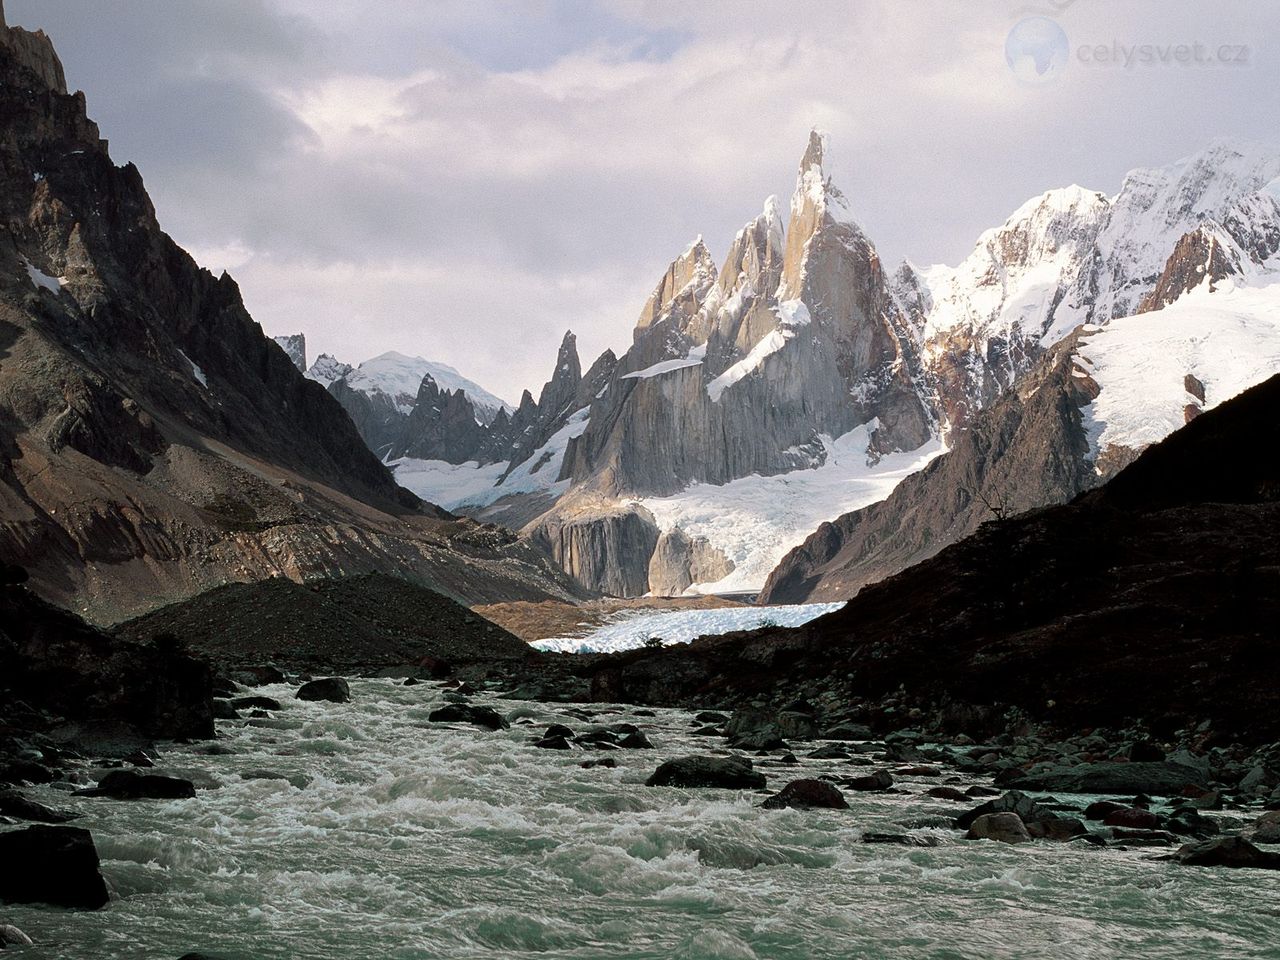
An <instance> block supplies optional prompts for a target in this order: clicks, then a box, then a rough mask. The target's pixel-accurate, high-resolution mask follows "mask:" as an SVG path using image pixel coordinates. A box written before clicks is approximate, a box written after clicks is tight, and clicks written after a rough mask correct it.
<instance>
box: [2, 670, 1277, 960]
mask: <svg viewBox="0 0 1280 960" xmlns="http://www.w3.org/2000/svg"><path fill="white" fill-rule="evenodd" d="M257 692H258V693H261V694H265V695H268V696H272V697H275V698H276V699H278V700H280V701H281V703H282V707H283V708H282V709H281V710H280V711H279V712H277V713H276V714H275V715H274V718H273V719H270V720H258V721H251V723H252V724H253V725H250V723H245V722H243V721H230V722H226V723H221V724H220V730H219V733H220V736H221V738H222V743H223V744H225V745H226V746H229V747H231V748H232V749H233V750H234V751H235V753H234V754H229V755H222V756H207V755H205V754H204V753H203V752H202V750H203V749H204V748H203V747H202V746H201V745H198V744H197V745H190V746H182V745H179V746H174V747H171V748H169V749H168V750H166V752H165V754H164V756H163V760H162V764H163V766H164V768H165V769H166V770H172V771H174V772H178V773H179V774H181V773H182V772H183V771H187V775H190V774H191V773H192V772H195V771H199V773H200V776H201V777H202V778H203V777H208V778H212V781H210V782H213V781H216V782H217V783H218V784H220V786H218V787H217V788H215V789H201V790H200V791H199V792H198V795H197V797H196V798H195V799H191V800H181V801H136V802H120V801H112V800H103V799H93V800H90V799H78V798H70V799H69V798H67V797H66V796H65V795H63V794H60V793H58V792H57V791H54V790H51V789H48V788H41V789H36V790H33V791H32V795H33V796H35V797H37V798H38V799H40V800H42V801H43V802H46V803H50V804H59V805H68V804H70V805H73V806H74V807H75V808H76V809H77V810H78V811H79V812H81V813H83V814H84V817H83V819H82V820H80V821H77V823H78V824H79V825H82V826H85V827H88V828H89V829H91V830H92V831H93V833H94V836H95V838H96V840H97V843H98V847H99V852H100V853H101V855H102V859H103V872H104V874H105V875H106V877H107V879H108V881H109V883H110V884H111V886H112V887H113V889H114V891H115V894H116V896H117V899H113V901H112V903H111V904H110V905H109V906H108V907H107V908H106V909H105V910H103V911H98V912H61V911H54V910H50V909H46V908H29V907H10V908H7V909H6V917H5V919H6V920H7V922H11V923H14V924H16V925H17V926H19V927H21V928H23V929H24V930H26V931H27V933H29V934H30V935H32V937H33V938H34V939H36V941H37V945H36V946H35V947H30V948H26V951H25V952H24V953H23V954H22V955H23V956H24V957H28V958H32V960H34V958H41V960H45V958H50V960H51V958H55V957H58V958H61V957H94V958H116V957H119V958H125V957H128V958H144V960H161V958H167V960H173V958H177V957H179V956H182V955H183V954H184V953H186V952H187V951H190V950H202V951H207V952H209V953H211V954H217V955H220V956H223V957H226V958H229V960H248V958H286V957H289V958H292V957H301V956H305V957H308V958H317V960H325V958H335V960H336V958H343V960H348V958H353V957H357V958H362V957H368V958H372V957H379V958H383V957H385V958H396V960H419V958H421V960H425V958H445V957H449V958H452V957H468V958H512V957H533V956H541V957H556V958H602V957H635V958H671V957H678V958H700V960H702V958H726V960H727V958H733V960H739V958H752V957H760V958H765V957H769V958H795V960H801V958H804V960H809V958H827V957H830V958H837V957H840V958H844V957H853V956H856V957H895V958H917V957H918V958H926V957H929V958H944V957H945V958H970V957H972V958H988V957H1013V956H1017V957H1025V958H1035V957H1043V958H1054V960H1057V958H1063V957H1080V958H1092V957H1103V956H1116V955H1129V956H1143V957H1169V958H1174V957H1186V956H1196V957H1224V958H1225V957H1231V958H1248V957H1264V956H1274V953H1273V949H1274V937H1273V934H1274V916H1275V907H1274V891H1275V885H1274V881H1273V879H1272V878H1273V876H1274V875H1272V874H1258V873H1255V872H1252V871H1221V870H1204V869H1195V868H1186V867H1178V866H1176V865H1173V864H1168V863H1160V862H1156V861H1155V860H1154V859H1153V854H1155V853H1160V852H1162V851H1151V850H1132V851H1121V850H1098V849H1096V848H1093V847H1090V846H1086V845H1081V844H1050V843H1047V842H1038V843H1034V844H1025V845H1021V846H1017V847H1013V846H1007V845H1004V844H998V843H994V842H989V841H981V842H964V841H962V840H960V839H959V837H960V836H961V835H960V834H959V833H957V832H955V831H953V830H949V829H941V828H930V827H919V826H917V827H908V826H904V824H909V823H911V822H912V821H918V820H921V819H924V818H929V817H937V816H940V815H941V816H956V815H957V814H958V813H960V812H962V811H963V810H965V809H968V805H966V804H954V803H948V802H945V801H940V800H932V799H929V798H927V797H925V796H923V795H922V792H923V790H925V789H926V788H927V787H929V786H935V785H937V784H938V783H939V782H942V781H939V780H938V779H936V778H934V779H919V778H913V777H911V776H903V777H901V778H900V779H899V782H898V783H897V787H899V788H901V789H903V790H905V791H908V792H907V793H875V794H867V793H857V792H853V791H845V797H846V799H847V800H848V802H849V804H850V806H851V809H849V810H811V811H799V810H780V811H769V810H762V809H759V807H758V804H759V803H760V802H761V801H762V800H763V799H764V796H765V794H764V793H759V792H753V791H746V792H742V791H732V790H710V789H699V790H688V791H681V790H677V789H672V788H650V787H646V786H644V783H643V781H644V780H645V778H647V777H648V776H649V774H651V773H652V772H653V771H654V769H655V768H656V767H657V765H658V764H659V763H660V762H661V761H663V760H666V759H669V758H672V757H676V756H680V755H684V754H693V753H699V754H705V753H707V752H708V751H710V750H713V749H719V748H720V746H721V744H722V743H723V741H720V740H718V739H714V738H712V739H711V741H710V743H708V742H707V741H708V738H706V737H695V736H693V735H691V733H690V730H691V729H692V725H691V719H692V718H691V715H690V714H688V713H686V712H683V711H676V710H657V711H653V712H652V715H650V712H649V711H643V710H641V711H634V710H631V709H629V708H622V707H601V706H599V705H596V706H593V707H591V708H590V710H591V711H592V712H594V713H595V717H594V720H595V721H596V722H599V723H615V722H619V721H630V722H634V723H636V724H637V725H639V726H641V727H642V728H644V729H645V731H646V733H647V734H648V736H649V739H650V740H651V741H652V742H653V744H654V746H655V749H653V750H620V751H612V752H609V753H608V754H607V756H609V757H611V758H614V759H615V760H616V761H617V767H616V768H613V769H609V768H604V767H595V768H591V769H583V768H582V767H581V766H580V763H581V762H583V761H584V760H587V759H597V758H599V757H602V756H605V755H606V754H602V753H596V752H594V751H587V750H576V749H575V750H573V751H567V752H566V751H556V750H539V749H536V748H534V747H533V745H532V740H533V739H535V738H536V737H535V735H539V734H540V733H541V731H542V730H543V729H545V728H546V726H547V725H549V724H551V723H565V724H567V725H569V726H571V727H572V728H573V729H574V730H575V731H578V732H581V731H583V730H585V729H589V728H590V726H591V723H590V722H588V721H586V720H584V719H583V718H582V717H581V716H579V715H575V710H574V708H570V707H566V706H558V705H544V704H538V703H523V702H517V701H509V700H502V699H499V698H495V697H489V696H486V695H481V696H478V697H477V698H476V702H477V703H487V704H490V705H492V706H494V707H496V708H497V709H498V710H499V711H501V712H502V713H504V714H505V715H506V716H507V717H508V718H509V719H510V720H511V721H512V726H511V728H510V729H509V730H504V731H498V732H493V733H490V732H486V731H483V730H480V729H478V728H474V727H470V726H465V727H464V726H457V727H455V726H451V725H441V724H433V723H429V722H428V721H427V716H428V714H429V713H430V712H431V710H432V709H435V708H436V707H438V706H440V705H441V704H442V703H443V702H444V693H445V691H444V690H443V689H441V688H438V687H436V686H435V685H434V684H420V685H417V686H409V687H405V686H401V685H399V683H398V682H397V681H392V680H353V681H352V682H351V692H352V702H351V703H347V704H332V703H305V702H301V701H298V700H296V699H294V697H293V688H292V687H288V686H283V685H281V686H275V687H266V688H263V689H261V690H259V691H257ZM815 746H816V744H815ZM803 747H804V749H802V750H801V749H798V750H797V753H798V754H800V755H803V753H805V752H808V751H809V750H810V749H811V748H810V747H809V745H807V744H805V745H803ZM778 755H779V754H776V753H775V754H774V756H775V757H777V756H778ZM872 756H873V755H872ZM756 760H757V769H758V770H759V771H760V772H763V773H765V774H766V775H767V776H768V778H769V788H770V792H771V791H774V790H778V789H780V788H781V787H782V786H783V785H785V784H786V783H788V782H789V781H791V780H792V779H795V778H797V777H801V776H810V777H812V776H820V775H821V774H823V773H828V772H829V773H834V774H840V775H847V774H849V773H855V774H856V773H860V772H869V770H868V769H866V768H864V767H862V766H856V765H855V766H852V767H851V766H850V765H849V764H848V763H847V762H844V761H827V760H807V759H801V761H800V762H799V764H798V765H779V764H778V763H777V762H776V761H771V760H769V759H764V758H756ZM881 766H883V764H882V763H881V762H879V761H877V762H875V765H874V766H873V767H871V768H870V769H879V768H880V767H881ZM261 769H267V770H271V771H274V772H276V773H279V774H283V775H284V776H286V777H288V778H291V779H293V780H294V781H296V783H298V784H305V786H303V787H302V788H299V787H298V786H295V785H293V784H291V783H290V782H289V781H288V780H277V779H247V778H245V777H243V776H242V774H244V773H246V772H248V771H253V770H261ZM947 773H948V775H950V773H949V772H947ZM945 779H946V778H945V777H944V780H945ZM972 782H974V781H972V780H971V779H968V778H960V780H959V781H958V785H959V786H961V787H963V786H965V785H966V784H968V783H972ZM868 832H894V833H899V834H901V833H907V834H909V835H912V836H916V837H933V838H935V839H936V840H937V844H938V845H937V846H936V847H932V848H908V847H901V846H882V845H869V844H865V843H863V842H862V838H863V836H864V834H865V833H868Z"/></svg>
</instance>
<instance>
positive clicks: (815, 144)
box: [791, 130, 848, 216]
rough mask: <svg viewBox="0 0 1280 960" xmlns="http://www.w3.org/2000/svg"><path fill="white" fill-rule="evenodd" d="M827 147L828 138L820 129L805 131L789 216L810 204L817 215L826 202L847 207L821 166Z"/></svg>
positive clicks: (801, 210)
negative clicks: (802, 154)
mask: <svg viewBox="0 0 1280 960" xmlns="http://www.w3.org/2000/svg"><path fill="white" fill-rule="evenodd" d="M830 149H831V138H830V136H829V135H828V134H826V133H823V132H822V131H820V130H810V131H809V142H808V144H807V145H806V146H805V151H804V156H803V157H801V158H800V170H799V172H798V173H797V174H796V189H795V193H794V194H792V197H791V213H792V216H795V215H797V214H798V213H802V212H803V211H804V209H805V207H806V205H810V206H812V208H813V209H814V210H815V211H816V212H817V214H818V215H819V216H821V215H822V214H825V213H826V212H827V204H828V202H830V203H832V204H834V205H835V206H837V207H844V208H847V207H848V201H846V200H845V196H844V194H843V193H841V192H840V190H839V189H838V188H837V187H836V186H835V184H833V183H832V182H831V177H830V176H828V175H827V173H826V170H825V168H824V166H823V164H824V162H825V159H826V155H827V153H829V152H830Z"/></svg>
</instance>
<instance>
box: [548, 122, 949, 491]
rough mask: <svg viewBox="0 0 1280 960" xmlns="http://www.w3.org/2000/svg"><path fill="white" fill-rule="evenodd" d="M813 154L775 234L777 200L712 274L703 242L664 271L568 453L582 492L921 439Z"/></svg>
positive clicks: (817, 143)
mask: <svg viewBox="0 0 1280 960" xmlns="http://www.w3.org/2000/svg"><path fill="white" fill-rule="evenodd" d="M823 151H824V141H823V140H822V138H821V137H819V136H818V135H817V134H816V133H815V134H814V135H813V136H812V137H811V138H810V142H809V145H808V147H807V149H806V150H805V153H804V156H803V158H802V159H801V164H800V172H799V176H798V179H797V185H796V192H795V195H794V197H793V199H792V201H791V214H790V223H789V225H788V226H787V227H786V229H785V230H784V228H783V223H782V217H781V215H780V213H779V211H778V209H777V204H776V203H775V202H774V201H773V199H772V198H771V199H770V200H769V201H768V202H767V203H766V205H765V210H764V212H763V213H761V214H760V216H759V217H757V218H756V219H755V220H753V221H752V222H750V223H748V224H747V225H746V226H745V227H744V228H743V229H742V230H741V231H740V232H739V233H738V235H737V237H736V238H735V240H734V242H733V245H732V246H731V247H730V250H729V254H728V256H727V258H726V260H725V263H724V266H723V268H722V269H721V270H720V271H717V270H716V267H715V264H714V262H713V261H712V259H711V254H710V252H709V251H708V250H707V248H706V246H705V245H704V244H703V243H702V241H701V239H699V240H698V241H696V242H695V243H694V244H693V245H692V246H690V247H689V249H688V250H686V251H685V252H684V253H683V254H682V255H681V256H680V257H678V258H677V259H676V260H675V261H674V262H673V263H672V264H671V266H670V267H669V268H668V270H667V272H666V274H665V275H664V276H663V278H662V279H661V280H660V281H659V283H658V285H657V287H656V288H655V290H654V292H653V294H652V295H651V297H650V298H649V301H648V303H646V305H645V307H644V310H643V311H642V312H641V316H640V320H639V321H638V322H637V324H636V328H635V331H634V334H633V340H634V343H633V345H632V348H631V349H630V350H628V351H627V353H626V354H625V355H624V356H623V357H622V358H621V359H620V360H619V362H618V367H617V370H616V372H615V374H614V377H613V379H612V381H611V382H610V384H609V387H608V389H607V390H606V391H605V393H604V395H603V396H602V397H600V398H598V400H597V401H596V402H594V403H593V404H592V408H591V414H590V423H589V426H588V427H587V429H586V431H584V432H583V434H582V436H581V437H579V438H577V439H576V440H575V442H574V444H573V446H572V449H571V451H570V453H569V454H567V455H566V463H567V464H568V467H567V473H568V475H569V476H571V477H572V478H573V480H574V481H575V482H576V483H578V484H582V485H586V486H589V487H591V488H592V489H594V490H597V491H600V492H602V493H604V494H606V495H609V496H617V495H619V494H628V493H641V494H659V495H661V494H669V493H674V492H676V491H678V490H680V489H682V488H684V487H685V486H686V485H688V484H689V483H692V482H697V481H702V482H708V483H725V482H727V481H729V480H733V479H735V478H737V477H742V476H746V475H748V474H752V473H761V474H776V473H780V472H785V471H788V470H793V469H796V468H798V467H804V466H811V465H813V464H814V463H815V462H817V460H818V459H819V458H820V457H821V455H822V446H821V444H820V443H819V442H818V436H819V434H827V435H831V436H838V435H840V434H842V433H845V432H846V431H848V430H849V429H851V428H852V427H854V426H856V425H858V424H860V423H866V422H868V421H871V420H877V422H878V424H879V425H878V427H877V428H876V430H875V431H874V433H873V437H874V449H875V450H876V451H879V452H888V451H889V450H910V449H914V448H915V447H918V446H919V445H920V444H922V443H923V442H925V440H927V439H928V438H929V437H930V436H931V430H932V418H931V416H930V413H929V411H928V409H927V405H926V400H925V399H924V397H923V395H922V394H923V388H922V387H921V386H920V384H919V383H917V382H915V381H913V380H912V379H911V377H910V375H909V373H910V371H911V370H912V369H916V368H918V366H919V365H918V362H917V361H916V360H915V359H914V358H909V357H907V356H906V354H907V353H908V352H909V351H910V350H911V349H912V345H913V342H914V341H913V340H912V339H911V336H910V331H909V329H908V328H909V320H908V318H907V317H906V316H905V315H904V314H903V312H902V310H901V308H900V307H899V306H898V304H897V301H896V300H895V299H894V297H893V296H892V294H891V293H890V292H889V289H888V285H887V282H886V278H885V276H884V272H883V269H882V267H881V264H880V260H879V257H878V256H877V254H876V252H875V248H874V246H873V245H872V244H871V242H870V240H868V239H867V237H866V236H865V235H864V234H863V233H862V231H861V230H860V229H859V228H858V227H857V226H855V225H854V224H852V223H848V222H844V221H841V220H838V219H837V217H836V214H837V212H838V211H839V209H840V207H841V206H843V203H844V201H843V196H842V195H841V194H840V192H839V190H838V189H836V188H835V187H834V186H833V185H832V184H831V182H830V179H829V178H828V177H827V176H826V174H825V172H824V170H823V165H822V164H823Z"/></svg>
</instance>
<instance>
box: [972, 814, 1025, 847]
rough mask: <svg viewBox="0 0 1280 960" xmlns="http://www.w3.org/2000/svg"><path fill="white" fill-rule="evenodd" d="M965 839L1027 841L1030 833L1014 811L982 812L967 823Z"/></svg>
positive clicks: (1009, 841) (1004, 841) (1006, 841)
mask: <svg viewBox="0 0 1280 960" xmlns="http://www.w3.org/2000/svg"><path fill="white" fill-rule="evenodd" d="M965 839H966V840H998V841H1000V842H1001V843H1028V842H1030V840H1031V834H1029V833H1028V832H1027V828H1026V826H1025V825H1024V824H1023V822H1022V818H1021V817H1019V816H1018V815H1017V814H1016V813H984V814H983V815H982V816H980V817H978V818H977V819H976V820H974V821H973V823H971V824H970V825H969V832H968V833H967V834H965Z"/></svg>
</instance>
